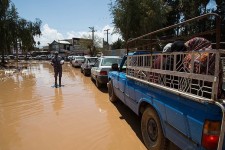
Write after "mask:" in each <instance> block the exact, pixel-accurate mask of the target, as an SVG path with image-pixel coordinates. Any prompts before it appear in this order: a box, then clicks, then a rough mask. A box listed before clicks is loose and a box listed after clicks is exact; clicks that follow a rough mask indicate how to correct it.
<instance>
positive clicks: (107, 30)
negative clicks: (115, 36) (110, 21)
mask: <svg viewBox="0 0 225 150" xmlns="http://www.w3.org/2000/svg"><path fill="white" fill-rule="evenodd" d="M109 30H110V29H106V30H104V31H106V32H107V33H106V34H107V44H108V45H109V38H108V35H109Z"/></svg>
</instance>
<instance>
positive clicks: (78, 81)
mask: <svg viewBox="0 0 225 150" xmlns="http://www.w3.org/2000/svg"><path fill="white" fill-rule="evenodd" d="M4 74H5V72H3V71H1V72H0V150H62V149H65V150H76V149H77V150H78V149H79V150H87V149H89V150H91V149H94V150H120V149H129V150H145V149H146V148H145V146H144V144H143V142H142V138H141V131H140V120H139V118H138V117H137V116H136V115H135V114H134V113H133V112H132V111H131V110H129V109H128V108H127V107H126V106H124V105H123V104H121V103H118V104H115V105H113V104H112V103H111V102H109V100H108V93H107V88H105V89H102V90H98V89H97V88H96V86H95V85H94V84H93V83H92V81H91V79H90V77H85V76H84V75H83V74H81V73H80V69H79V68H73V67H72V66H71V65H70V64H69V63H66V64H64V66H63V77H62V84H63V85H64V87H62V88H52V87H51V86H52V85H53V83H54V77H53V68H52V66H51V65H50V64H49V62H42V63H39V62H38V63H30V64H29V65H28V68H27V69H25V70H22V71H20V72H18V73H12V72H10V71H8V72H6V75H4Z"/></svg>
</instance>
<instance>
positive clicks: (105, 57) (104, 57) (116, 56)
mask: <svg viewBox="0 0 225 150" xmlns="http://www.w3.org/2000/svg"><path fill="white" fill-rule="evenodd" d="M99 58H121V57H120V56H101V57H99Z"/></svg>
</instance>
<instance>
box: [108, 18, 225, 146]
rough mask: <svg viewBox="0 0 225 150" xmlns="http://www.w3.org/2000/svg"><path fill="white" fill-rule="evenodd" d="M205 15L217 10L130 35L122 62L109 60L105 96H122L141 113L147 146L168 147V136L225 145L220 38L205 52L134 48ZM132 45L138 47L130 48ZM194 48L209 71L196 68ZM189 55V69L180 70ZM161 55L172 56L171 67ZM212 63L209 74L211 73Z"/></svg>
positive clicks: (181, 141)
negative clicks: (112, 62)
mask: <svg viewBox="0 0 225 150" xmlns="http://www.w3.org/2000/svg"><path fill="white" fill-rule="evenodd" d="M209 16H216V17H218V15H217V14H206V15H203V16H200V17H196V18H194V19H191V20H187V21H185V22H182V23H180V24H177V25H173V26H169V27H167V28H165V30H164V29H160V30H158V31H155V32H151V33H149V34H146V35H144V36H141V37H138V38H135V39H132V40H130V41H128V43H127V45H128V46H127V47H128V49H127V55H126V56H124V58H123V61H122V63H121V64H120V65H119V66H117V65H116V64H113V65H112V71H111V72H110V73H109V75H108V78H109V82H108V84H107V86H108V93H109V100H110V101H111V102H113V103H115V102H117V101H118V100H120V101H122V102H123V103H124V104H125V105H127V106H128V107H129V108H130V109H131V110H132V111H134V112H135V113H136V114H137V115H138V116H140V117H141V132H142V137H143V140H144V143H145V145H146V147H147V148H148V149H151V150H163V149H166V148H167V145H168V142H169V141H171V142H173V143H174V144H175V145H177V146H178V147H179V148H181V149H188V150H189V149H194V150H203V149H207V150H216V149H217V150H222V149H223V150H225V142H224V141H223V139H224V131H225V125H224V121H225V116H224V114H225V113H224V111H225V100H224V96H221V91H220V89H222V88H223V86H222V85H223V84H222V83H223V80H224V75H223V73H224V68H225V63H224V59H223V57H222V56H225V55H224V54H225V51H224V50H221V49H219V43H220V42H219V43H218V42H217V43H216V46H215V49H213V50H210V51H207V52H206V51H205V52H201V51H198V52H197V53H196V52H170V53H162V52H153V51H151V49H150V51H149V50H148V52H146V53H144V52H143V51H141V52H140V51H138V50H139V49H142V50H143V47H145V48H146V49H149V47H152V45H151V44H152V43H154V44H155V43H156V42H155V40H151V41H149V43H150V44H149V47H146V45H147V44H148V43H147V42H146V40H142V39H150V38H152V37H155V34H157V33H161V32H162V31H166V30H168V29H174V27H184V26H185V25H187V24H188V25H189V26H190V23H191V22H192V21H195V20H197V21H199V20H201V19H202V18H207V17H209ZM216 28H218V26H217V27H216ZM213 31H215V30H213ZM213 31H212V32H210V34H211V35H213V34H214V33H215V34H219V33H218V32H219V30H216V31H215V32H213ZM208 33H209V32H208ZM204 35H205V34H204ZM218 37H219V36H217V38H218ZM188 38H190V37H187V39H188ZM169 39H170V40H173V39H172V38H171V37H170V38H169ZM175 39H176V38H175ZM217 40H220V39H219V38H218V39H217ZM139 41H145V42H144V43H143V42H139ZM152 41H153V42H152ZM163 41H166V40H165V38H163ZM160 42H162V41H160ZM143 45H144V46H143ZM131 50H135V51H136V52H133V53H129V51H131ZM196 54H198V55H199V56H200V57H202V56H205V55H207V57H206V59H207V61H206V62H207V63H206V64H205V67H206V68H207V69H206V70H207V71H205V72H204V73H203V72H201V73H200V72H196V71H194V69H195V68H194V67H193V66H195V63H196V57H195V56H196ZM178 56H179V58H181V57H182V58H183V59H182V60H181V62H182V63H179V66H178V63H176V62H177V58H178ZM187 56H191V57H189V58H190V61H189V66H191V67H190V68H189V71H188V72H187V71H180V69H178V68H180V66H183V67H184V65H183V64H184V62H183V61H184V58H186V57H187ZM212 56H213V57H212ZM165 58H167V59H171V58H173V63H170V64H169V65H170V66H173V67H169V68H170V69H168V67H164V65H163V63H165ZM211 59H213V60H214V62H213V64H214V68H213V69H212V68H211V66H210V65H211V64H212V62H211V63H209V62H210V60H211ZM156 60H158V61H159V65H158V67H155V65H154V64H155V63H156ZM181 64H182V65H181ZM221 65H222V66H221ZM195 67H196V66H195ZM171 68H172V69H171ZM210 69H211V70H213V74H212V73H209V70H210ZM221 70H222V71H221ZM221 72H222V73H221ZM221 79H222V80H221Z"/></svg>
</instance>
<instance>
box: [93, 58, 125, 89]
mask: <svg viewBox="0 0 225 150" xmlns="http://www.w3.org/2000/svg"><path fill="white" fill-rule="evenodd" d="M121 61H122V58H121V57H119V56H102V57H100V58H98V59H97V61H96V62H95V64H94V65H93V67H92V68H91V79H92V80H93V81H95V83H96V86H97V87H98V88H100V87H101V86H102V85H103V84H107V82H108V72H109V71H110V70H111V66H112V64H118V65H119V64H120V63H121Z"/></svg>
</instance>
